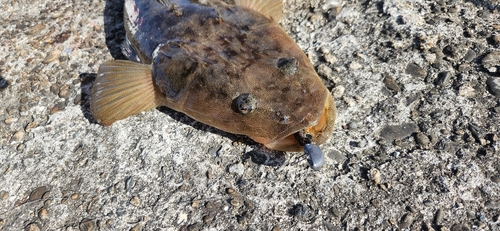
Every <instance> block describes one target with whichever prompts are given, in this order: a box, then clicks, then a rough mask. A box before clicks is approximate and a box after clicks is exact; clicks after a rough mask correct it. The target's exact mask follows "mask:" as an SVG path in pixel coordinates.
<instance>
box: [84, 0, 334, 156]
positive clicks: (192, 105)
mask: <svg viewBox="0 0 500 231" xmlns="http://www.w3.org/2000/svg"><path fill="white" fill-rule="evenodd" d="M281 12H282V3H281V1H276V0H236V1H235V4H234V5H230V4H226V3H224V2H221V1H218V0H198V1H197V0H126V1H125V10H124V21H125V28H126V35H127V36H126V37H127V39H126V41H125V43H124V45H123V53H124V54H125V55H126V56H127V58H128V59H129V60H130V61H120V60H114V61H106V62H104V63H103V64H101V66H100V68H99V71H98V76H97V79H96V82H95V83H94V87H93V90H92V99H91V110H92V113H93V115H94V117H95V118H96V119H97V120H98V121H99V123H101V124H103V125H105V126H109V125H111V124H112V123H114V122H115V121H117V120H121V119H124V118H126V117H128V116H131V115H134V114H137V113H139V112H142V111H146V110H150V109H153V108H156V107H159V106H167V107H169V108H172V109H174V110H176V111H180V112H183V113H185V114H186V115H188V116H190V117H191V118H193V119H195V120H198V121H200V122H202V123H205V124H208V125H211V126H213V127H216V128H219V129H221V130H223V131H226V132H229V133H234V134H243V135H246V136H248V137H250V138H251V139H253V140H255V141H256V142H259V143H262V144H263V145H265V146H266V147H267V148H270V149H273V150H280V151H301V150H304V146H305V145H306V144H311V143H315V144H321V143H323V142H325V141H326V140H327V139H328V138H329V137H330V135H331V133H332V130H333V126H334V122H335V116H336V109H335V103H334V101H333V99H332V97H331V94H330V92H329V91H328V90H327V89H326V87H325V86H324V84H323V83H322V81H321V79H320V78H319V77H318V75H317V74H316V72H315V71H314V68H313V67H312V65H311V63H310V62H309V60H308V58H307V57H306V55H305V54H304V52H303V51H302V50H301V49H300V47H299V46H298V45H297V44H296V43H295V42H294V41H293V40H292V39H291V38H290V37H289V36H288V35H287V34H286V32H285V31H284V30H283V29H282V28H281V27H280V26H279V25H278V23H277V21H279V19H280V18H281V16H282V13H281ZM307 150H316V149H310V148H309V149H306V153H307ZM318 150H319V149H318Z"/></svg>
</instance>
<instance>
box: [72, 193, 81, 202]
mask: <svg viewBox="0 0 500 231" xmlns="http://www.w3.org/2000/svg"><path fill="white" fill-rule="evenodd" d="M78 197H80V195H79V194H78V193H73V194H71V199H72V200H77V199H78Z"/></svg>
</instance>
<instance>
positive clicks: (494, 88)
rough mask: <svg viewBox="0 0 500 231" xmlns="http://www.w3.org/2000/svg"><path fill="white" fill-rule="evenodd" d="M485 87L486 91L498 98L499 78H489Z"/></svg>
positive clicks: (499, 90)
mask: <svg viewBox="0 0 500 231" xmlns="http://www.w3.org/2000/svg"><path fill="white" fill-rule="evenodd" d="M486 85H487V86H488V91H489V92H490V93H491V94H492V95H494V96H496V97H500V77H489V78H488V80H486Z"/></svg>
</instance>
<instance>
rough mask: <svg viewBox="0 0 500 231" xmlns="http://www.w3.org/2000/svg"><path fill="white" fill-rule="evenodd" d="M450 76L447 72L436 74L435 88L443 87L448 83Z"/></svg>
mask: <svg viewBox="0 0 500 231" xmlns="http://www.w3.org/2000/svg"><path fill="white" fill-rule="evenodd" d="M450 78H451V74H450V72H448V71H444V72H441V73H439V74H438V76H437V78H436V79H435V80H434V84H435V85H436V86H441V87H445V86H448V84H449V83H450Z"/></svg>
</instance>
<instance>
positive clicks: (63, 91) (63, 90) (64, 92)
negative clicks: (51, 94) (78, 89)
mask: <svg viewBox="0 0 500 231" xmlns="http://www.w3.org/2000/svg"><path fill="white" fill-rule="evenodd" d="M59 97H61V98H63V99H67V98H69V89H68V85H63V86H62V87H61V89H59Z"/></svg>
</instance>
